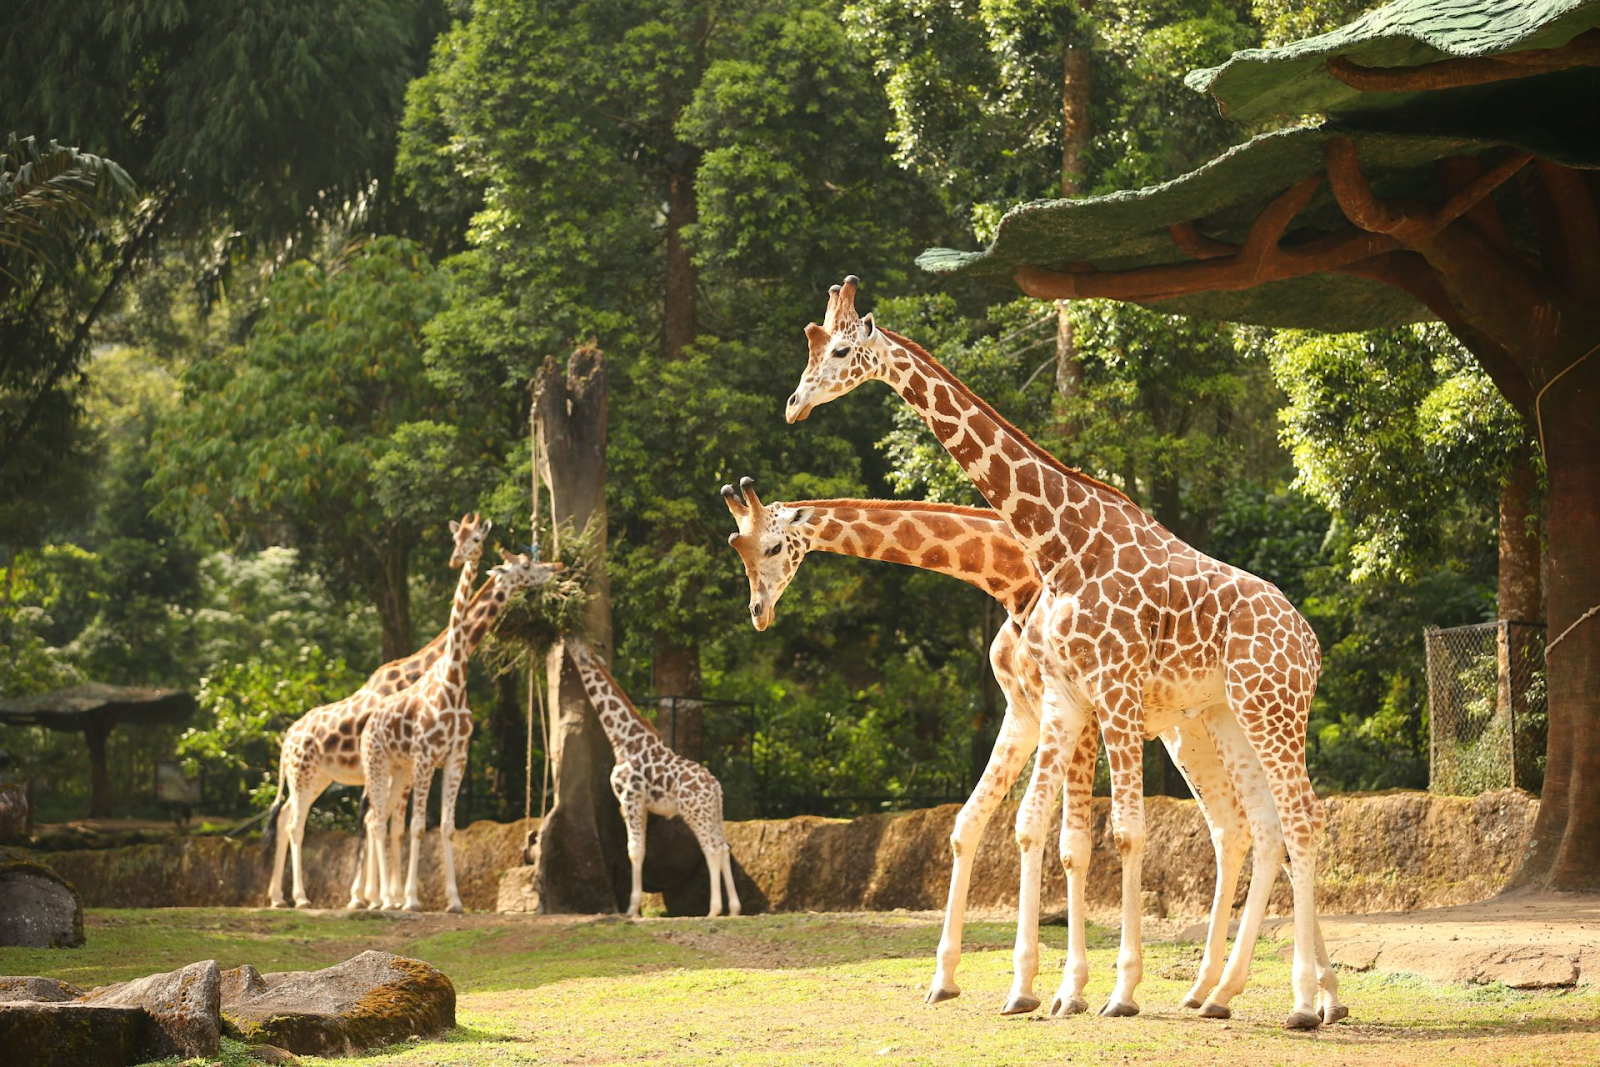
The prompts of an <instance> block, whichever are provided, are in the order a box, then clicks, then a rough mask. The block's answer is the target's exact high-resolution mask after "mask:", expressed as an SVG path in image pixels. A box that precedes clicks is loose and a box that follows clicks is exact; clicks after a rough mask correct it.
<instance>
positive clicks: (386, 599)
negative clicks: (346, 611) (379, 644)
mask: <svg viewBox="0 0 1600 1067" xmlns="http://www.w3.org/2000/svg"><path fill="white" fill-rule="evenodd" d="M398 542H399V538H392V539H391V540H390V541H388V542H387V543H385V544H384V546H383V548H382V550H381V558H380V560H379V567H380V568H381V569H380V571H379V574H378V625H379V626H380V627H381V628H382V631H383V660H382V662H384V663H387V662H389V661H390V660H392V659H399V658H400V657H401V656H409V655H410V654H411V653H413V652H415V651H416V650H417V646H416V644H415V643H414V642H413V639H412V636H411V580H410V579H411V567H410V555H411V552H410V549H409V548H407V547H406V546H405V545H403V544H400V543H398Z"/></svg>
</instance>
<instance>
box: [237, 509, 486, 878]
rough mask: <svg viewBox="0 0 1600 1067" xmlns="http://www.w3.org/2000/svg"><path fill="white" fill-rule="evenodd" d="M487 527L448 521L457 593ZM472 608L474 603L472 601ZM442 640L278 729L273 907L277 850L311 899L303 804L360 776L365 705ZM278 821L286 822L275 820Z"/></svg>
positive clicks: (414, 671)
mask: <svg viewBox="0 0 1600 1067" xmlns="http://www.w3.org/2000/svg"><path fill="white" fill-rule="evenodd" d="M492 526H493V523H491V522H490V521H489V520H487V519H484V518H482V517H481V516H479V515H478V514H476V513H471V514H467V515H463V516H462V517H461V519H460V521H456V520H452V521H451V522H450V536H451V537H452V538H453V539H454V542H455V547H454V549H453V550H452V551H451V554H450V566H452V567H459V568H461V576H460V578H459V579H458V580H457V583H456V595H457V596H460V594H461V590H462V589H470V588H471V587H472V581H473V579H474V578H475V577H476V575H477V567H478V559H479V557H481V556H482V555H483V543H484V540H485V539H486V538H487V537H488V536H489V530H490V528H491V527H492ZM474 607H475V608H476V607H477V605H476V601H474ZM477 610H479V611H481V608H477ZM447 632H448V631H447ZM444 638H445V633H441V634H440V635H439V636H438V637H435V638H434V639H433V640H432V641H430V642H429V643H428V644H426V645H424V646H423V647H422V648H420V649H418V650H417V651H416V652H414V653H412V654H411V655H409V656H407V657H405V658H403V659H397V660H393V661H391V662H389V663H385V664H384V665H383V666H381V667H379V668H378V669H377V670H375V671H373V672H372V674H371V675H370V676H369V677H368V678H367V680H366V683H365V684H364V685H362V687H361V688H360V689H358V690H356V691H355V692H354V693H352V694H350V695H349V696H347V697H344V698H343V699H341V700H336V701H334V702H333V703H332V704H324V705H323V706H322V707H319V708H313V709H312V710H310V711H308V712H306V713H305V714H304V715H302V716H301V717H300V718H299V719H296V720H295V721H294V723H292V724H291V725H290V726H289V729H288V730H287V731H285V733H284V735H283V744H282V746H281V749H280V752H279V756H278V798H277V800H275V801H274V802H273V804H272V807H271V808H269V809H268V810H267V820H266V829H265V831H264V832H263V834H262V845H263V847H264V848H265V849H266V851H267V852H269V853H271V854H272V856H273V861H272V881H271V883H270V885H269V887H268V891H267V897H268V902H269V903H270V904H271V906H272V907H274V908H281V907H283V906H284V904H285V901H284V899H283V867H284V859H285V854H286V853H288V852H290V851H292V852H293V860H294V862H293V870H294V906H295V907H297V908H303V907H306V906H307V905H309V904H310V903H311V901H310V899H309V898H308V897H307V896H306V891H305V876H304V872H303V869H302V862H301V851H302V843H303V841H304V839H305V826H306V818H307V816H309V815H310V813H311V805H312V804H314V803H316V800H317V797H319V796H321V795H322V791H323V790H325V789H327V788H328V785H329V784H330V783H332V782H338V783H340V784H342V785H360V784H361V783H362V782H363V781H364V780H365V779H364V777H363V775H362V771H361V759H360V755H359V752H358V751H357V749H358V746H359V745H360V739H361V731H362V728H363V727H364V726H365V725H366V722H367V718H368V716H370V715H371V714H372V709H373V707H374V706H375V705H376V703H377V702H378V700H380V699H382V698H383V697H385V696H388V695H390V694H392V693H397V692H399V691H401V690H403V689H405V688H407V687H408V686H410V685H412V684H414V683H415V682H416V680H417V679H418V678H420V677H422V675H423V674H424V673H425V672H426V671H427V670H428V668H429V667H431V666H432V665H433V664H434V662H435V661H436V660H437V659H438V658H439V656H440V654H441V653H442V652H443V650H444ZM285 822H286V823H287V824H288V825H287V827H285V826H284V825H283V824H284V823H285ZM285 829H287V832H284V831H285ZM368 852H370V849H369V850H368ZM367 869H368V864H367V863H366V862H364V861H358V862H357V864H356V877H355V882H354V884H352V886H351V887H350V902H349V904H347V905H346V907H350V908H354V907H357V906H359V905H360V904H361V903H362V900H363V897H364V894H365V890H366V887H367V886H368V879H367V876H366V872H367Z"/></svg>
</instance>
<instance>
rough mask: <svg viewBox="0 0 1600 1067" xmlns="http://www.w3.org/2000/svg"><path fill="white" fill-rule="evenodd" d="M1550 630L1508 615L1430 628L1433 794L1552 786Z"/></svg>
mask: <svg viewBox="0 0 1600 1067" xmlns="http://www.w3.org/2000/svg"><path fill="white" fill-rule="evenodd" d="M1544 636H1545V635H1544V627H1543V626H1540V625H1535V624H1532V623H1521V622H1508V621H1505V620H1501V621H1499V622H1489V623H1482V624H1479V625H1476V626H1453V627H1451V628H1449V629H1446V630H1441V629H1438V628H1436V627H1430V628H1429V629H1428V630H1426V631H1425V632H1424V635H1423V641H1424V647H1425V651H1426V654H1427V669H1428V718H1429V733H1430V738H1431V743H1430V745H1429V751H1428V783H1429V789H1430V790H1431V791H1432V792H1435V793H1448V794H1453V795H1456V796H1473V795H1476V794H1478V793H1481V792H1483V791H1484V790H1486V789H1500V788H1504V787H1506V786H1520V787H1521V788H1523V789H1527V790H1530V791H1532V792H1535V793H1537V792H1538V791H1539V790H1540V788H1541V787H1542V786H1543V785H1544V754H1545V735H1546V730H1547V728H1548V715H1547V710H1546V709H1547V705H1546V696H1545V670H1544Z"/></svg>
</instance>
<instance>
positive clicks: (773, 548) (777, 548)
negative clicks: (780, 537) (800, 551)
mask: <svg viewBox="0 0 1600 1067" xmlns="http://www.w3.org/2000/svg"><path fill="white" fill-rule="evenodd" d="M781 551H783V542H782V541H779V542H777V543H776V544H773V545H770V546H768V548H767V551H766V554H767V555H769V556H776V555H777V554H778V553H779V552H781Z"/></svg>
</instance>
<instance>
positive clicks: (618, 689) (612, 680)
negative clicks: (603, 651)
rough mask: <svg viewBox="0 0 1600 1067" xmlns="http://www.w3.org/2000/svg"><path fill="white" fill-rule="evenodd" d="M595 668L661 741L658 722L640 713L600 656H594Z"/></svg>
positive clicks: (633, 713)
mask: <svg viewBox="0 0 1600 1067" xmlns="http://www.w3.org/2000/svg"><path fill="white" fill-rule="evenodd" d="M594 669H595V670H597V671H599V672H600V675H601V677H603V678H605V680H606V681H607V682H608V683H610V685H611V689H612V691H613V692H615V693H616V694H617V699H618V700H620V701H622V706H623V707H624V708H627V709H628V714H630V715H632V716H633V717H634V718H635V719H638V720H639V723H640V725H642V726H643V727H644V728H645V729H646V730H649V731H650V732H651V733H653V734H655V735H656V740H657V741H660V740H661V731H660V730H657V729H656V724H655V723H653V722H651V721H650V720H649V719H647V718H645V717H644V716H643V715H640V714H639V709H638V708H636V707H634V706H633V701H631V700H629V699H628V693H627V691H626V690H624V689H623V688H622V686H621V685H620V684H619V683H618V682H617V679H616V678H615V677H614V676H613V675H612V673H611V672H610V671H609V670H607V669H606V665H605V664H604V663H602V662H601V661H600V657H599V656H595V657H594Z"/></svg>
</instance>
